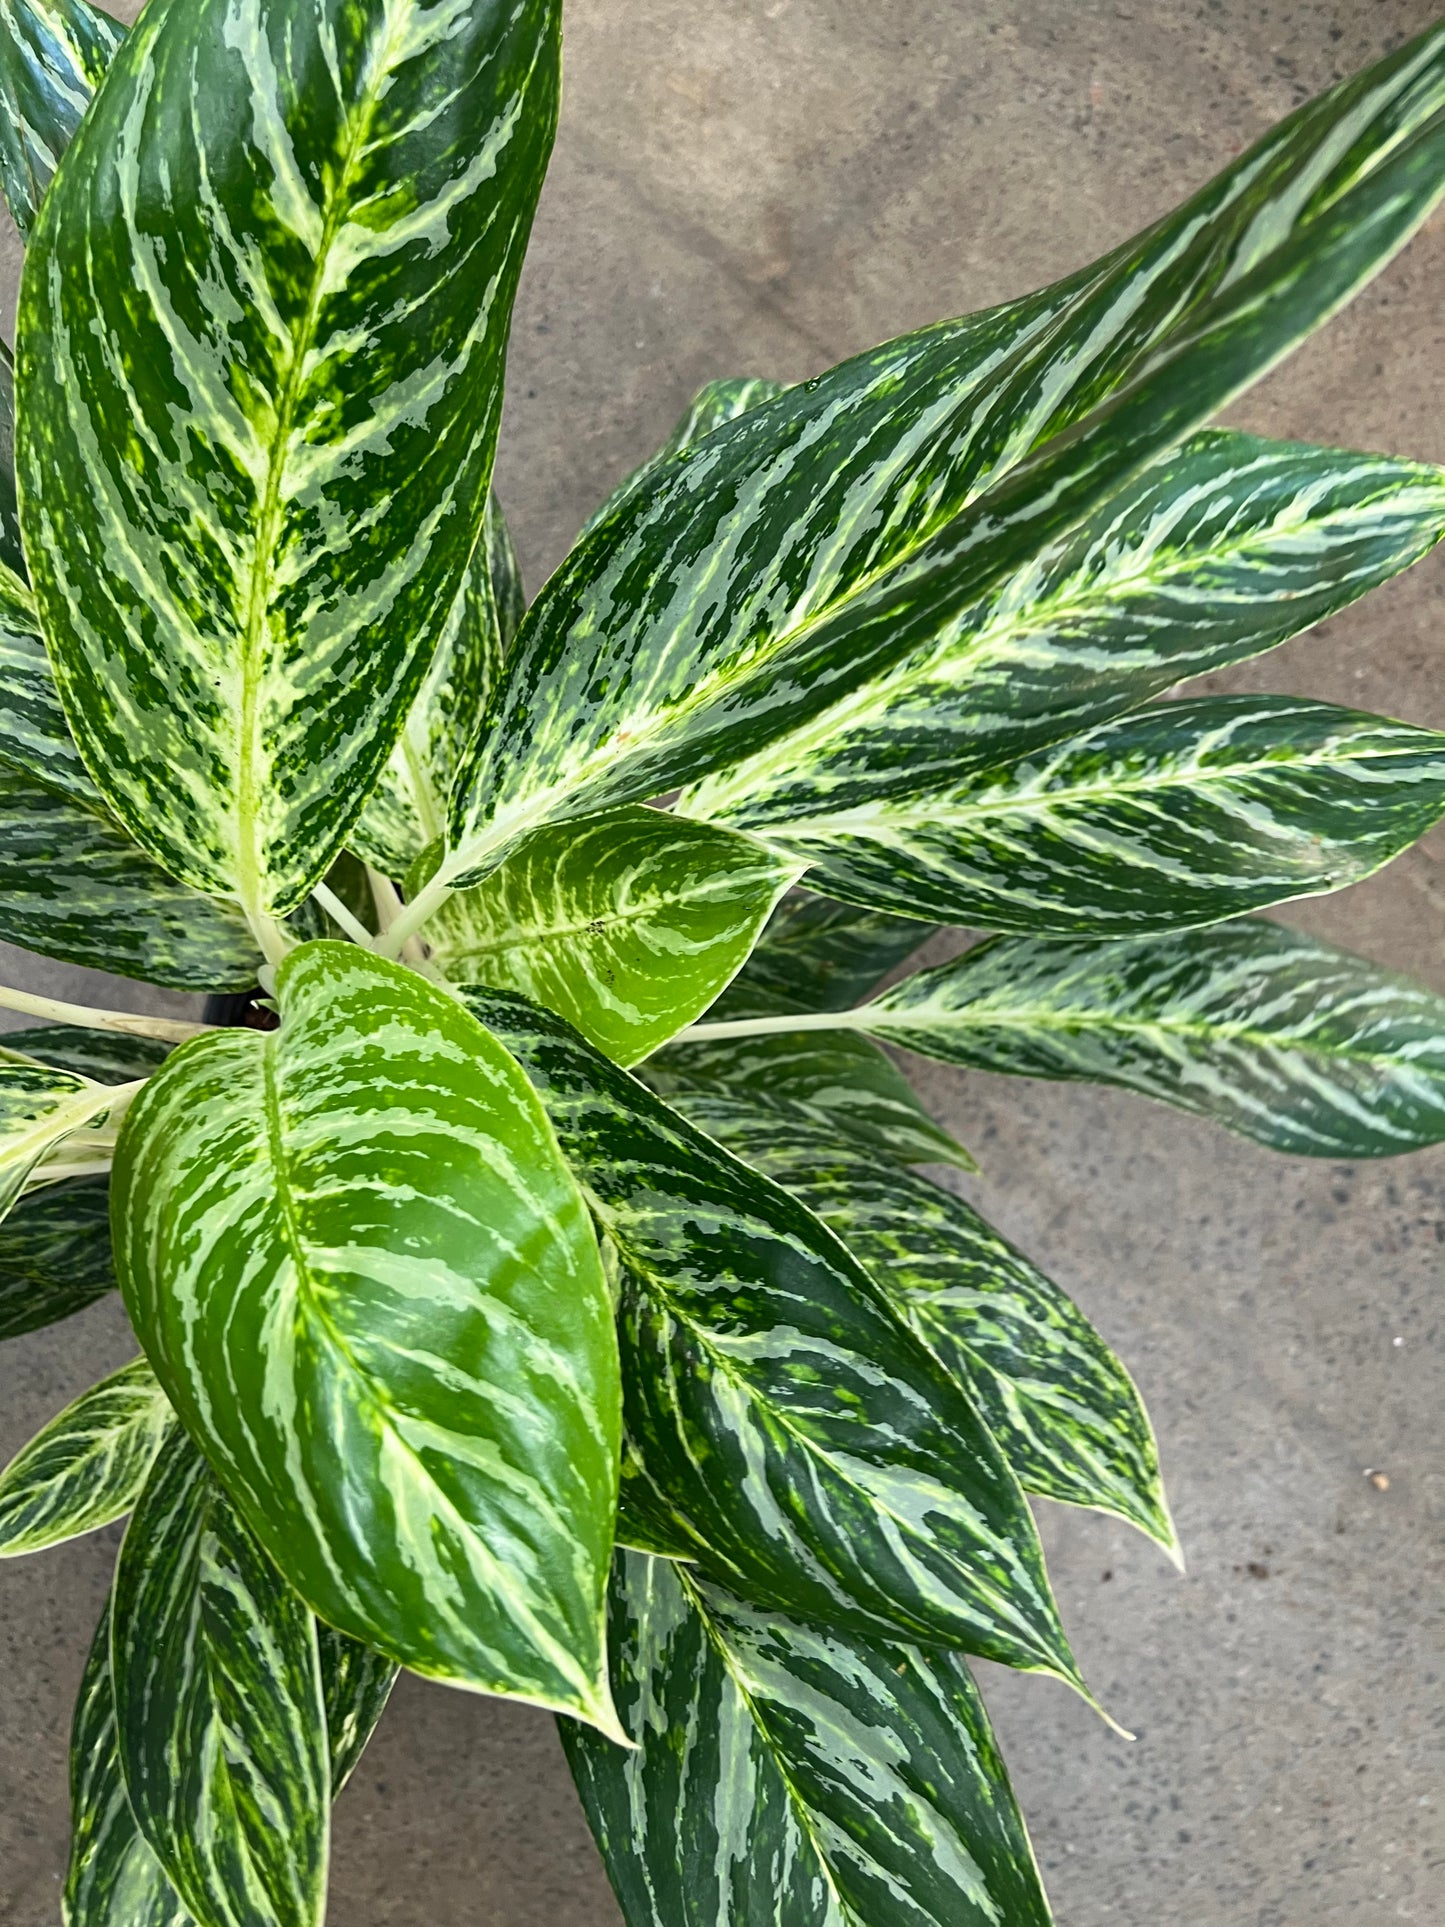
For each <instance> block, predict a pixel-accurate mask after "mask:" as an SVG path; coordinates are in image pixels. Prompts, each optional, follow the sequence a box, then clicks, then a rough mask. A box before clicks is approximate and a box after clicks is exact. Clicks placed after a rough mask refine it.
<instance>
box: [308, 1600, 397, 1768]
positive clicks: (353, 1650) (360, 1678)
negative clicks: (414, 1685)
mask: <svg viewBox="0 0 1445 1927" xmlns="http://www.w3.org/2000/svg"><path fill="white" fill-rule="evenodd" d="M316 1637H317V1641H318V1643H319V1646H320V1651H321V1688H322V1695H323V1698H324V1700H325V1703H326V1732H327V1737H328V1740H329V1742H330V1746H331V1792H332V1797H333V1798H334V1797H335V1796H336V1795H337V1794H338V1793H340V1791H341V1789H342V1788H343V1787H344V1786H345V1785H346V1782H347V1781H348V1780H349V1779H350V1778H351V1775H352V1773H353V1772H354V1771H355V1769H356V1763H357V1761H358V1760H359V1759H360V1758H361V1755H362V1753H363V1752H364V1751H365V1748H366V1743H367V1741H368V1740H369V1739H370V1738H371V1736H372V1734H373V1733H374V1732H375V1731H376V1725H377V1721H378V1720H379V1719H380V1718H381V1716H382V1714H383V1713H384V1712H385V1711H386V1703H387V1701H388V1700H389V1699H390V1698H391V1689H392V1687H393V1686H394V1685H395V1684H396V1675H397V1667H396V1664H395V1662H394V1661H393V1660H389V1659H388V1658H387V1657H386V1655H385V1654H384V1653H378V1652H377V1651H375V1649H374V1648H372V1647H370V1646H365V1645H363V1644H362V1642H361V1641H360V1640H359V1639H348V1638H347V1636H346V1634H345V1633H339V1632H337V1631H336V1629H335V1627H333V1626H327V1625H325V1624H324V1623H323V1622H322V1621H321V1620H319V1619H318V1620H317V1622H316Z"/></svg>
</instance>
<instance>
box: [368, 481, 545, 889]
mask: <svg viewBox="0 0 1445 1927" xmlns="http://www.w3.org/2000/svg"><path fill="white" fill-rule="evenodd" d="M521 597H522V581H521V573H520V570H519V568H518V564H517V553H516V550H515V549H514V548H513V547H512V538H511V535H510V534H509V532H508V530H507V525H506V522H505V521H504V520H503V517H502V511H501V506H500V504H499V503H498V501H497V498H496V496H495V495H489V496H488V498H487V515H486V523H485V526H484V528H483V531H482V534H481V536H480V537H479V539H478V542H477V546H476V549H475V550H474V551H473V554H472V559H471V562H470V563H469V564H468V566H467V573H466V577H465V580H464V581H463V584H462V589H461V593H460V594H459V595H458V597H457V599H456V602H455V604H454V605H453V608H452V613H451V618H450V620H449V621H448V623H447V626H446V628H445V629H444V630H443V632H442V637H441V641H440V642H439V643H438V644H437V649H436V654H435V655H434V656H433V657H432V660H431V667H430V668H429V669H428V670H427V673H426V679H425V681H424V682H423V683H422V686H421V688H420V689H419V690H418V691H417V693H416V696H415V697H414V698H413V700H412V705H411V708H410V710H409V711H408V712H407V718H406V723H405V725H404V726H403V728H402V732H401V735H400V736H399V737H398V738H397V740H396V747H395V748H394V749H393V750H392V752H391V756H390V758H389V760H388V761H387V764H386V767H385V769H383V771H382V773H381V777H380V780H379V781H378V783H377V786H376V788H375V789H374V790H373V791H372V793H371V795H370V796H369V797H368V798H367V800H366V808H365V809H364V810H363V811H362V813H361V817H360V820H359V821H358V823H357V825H356V828H355V829H354V830H353V831H352V833H351V842H352V845H353V847H354V848H355V849H356V850H358V851H359V852H360V854H361V855H362V857H363V858H364V859H365V860H366V862H368V863H369V864H370V865H371V866H372V868H373V869H376V870H380V871H381V872H382V874H383V875H384V876H391V877H397V878H400V877H404V876H405V875H406V873H407V871H408V870H409V869H410V868H411V866H412V864H413V863H415V861H416V859H417V858H418V857H419V856H420V855H421V853H422V852H423V850H425V849H426V848H427V847H428V846H429V845H430V844H432V843H435V842H436V841H437V839H438V838H439V837H440V836H441V835H442V832H443V831H444V829H445V828H446V806H447V798H448V797H449V796H450V794H451V790H452V785H453V783H454V782H455V781H456V775H457V770H458V769H459V768H460V766H461V762H462V758H463V756H464V755H465V753H466V751H467V750H468V748H469V747H470V745H471V741H472V738H473V737H474V736H475V735H476V734H477V731H478V730H479V729H480V728H481V726H482V716H483V713H484V712H485V710H486V707H487V698H488V696H489V695H490V693H491V691H492V689H493V687H494V686H495V684H496V682H497V680H498V678H499V677H500V675H501V673H502V662H503V658H504V657H505V655H506V652H507V648H508V646H509V645H510V643H511V639H512V637H513V636H514V635H515V634H516V630H517V624H518V623H519V622H520V621H521V619H522V614H523V608H524V606H525V605H522V604H521ZM519 605H520V606H519Z"/></svg>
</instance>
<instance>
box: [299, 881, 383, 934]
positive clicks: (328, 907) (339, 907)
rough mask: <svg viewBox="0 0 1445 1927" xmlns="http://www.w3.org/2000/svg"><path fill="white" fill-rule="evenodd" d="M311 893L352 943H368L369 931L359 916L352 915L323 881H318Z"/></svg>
mask: <svg viewBox="0 0 1445 1927" xmlns="http://www.w3.org/2000/svg"><path fill="white" fill-rule="evenodd" d="M311 894H312V896H313V897H315V899H316V901H317V902H318V903H319V904H320V905H321V908H322V909H323V910H324V911H325V912H326V914H327V916H328V917H330V919H331V921H332V922H333V923H334V924H338V925H339V926H340V928H341V929H343V930H344V931H345V932H346V934H347V936H348V937H350V939H351V941H352V942H353V943H364V944H370V942H371V932H370V931H369V930H368V929H367V927H366V925H365V924H364V923H363V922H362V921H361V919H360V918H359V917H355V916H353V915H352V913H351V912H350V911H349V910H348V909H347V907H346V905H345V904H344V903H343V902H342V901H341V899H340V897H339V896H337V894H336V892H335V891H334V890H329V889H327V887H326V885H325V884H324V883H318V884H317V886H316V888H315V889H314V890H313V891H312V892H311Z"/></svg>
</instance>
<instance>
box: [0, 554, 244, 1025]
mask: <svg viewBox="0 0 1445 1927" xmlns="http://www.w3.org/2000/svg"><path fill="white" fill-rule="evenodd" d="M0 936H3V937H5V938H6V939H8V940H9V941H10V942H12V943H18V944H22V945H24V946H25V948H27V949H29V950H38V951H40V952H41V953H42V954H44V955H46V956H52V957H63V958H65V959H66V961H67V962H70V963H78V964H84V965H87V966H89V967H90V968H92V969H97V970H111V971H117V972H119V973H120V974H122V975H124V976H130V977H143V978H145V979H146V980H147V981H148V982H150V983H157V984H168V985H171V986H174V987H175V988H176V989H203V990H240V989H245V988H246V987H247V986H248V985H250V984H252V983H254V982H255V980H256V970H257V966H258V965H259V964H260V962H261V953H260V951H259V950H258V949H257V947H256V943H255V939H254V938H253V937H252V936H251V933H250V931H249V930H248V929H247V928H246V924H245V920H244V918H243V917H242V916H241V915H240V913H239V911H238V910H237V909H236V908H235V907H234V905H225V904H221V903H217V902H215V901H214V900H213V899H212V898H210V897H206V896H202V895H201V894H200V893H199V892H198V891H195V890H192V889H190V888H189V887H188V886H187V885H185V884H183V883H178V882H177V881H176V879H175V878H174V877H172V876H170V875H168V874H167V873H166V871H164V870H162V869H161V868H160V867H159V865H157V864H156V863H153V862H152V861H151V859H150V858H149V857H148V856H147V855H146V854H145V852H144V851H143V850H141V849H140V848H139V846H138V845H137V844H135V843H133V842H132V841H131V839H130V837H129V836H127V835H126V834H125V832H124V831H123V830H121V829H120V827H119V825H118V824H117V823H116V821H115V819H114V817H113V816H112V815H111V814H110V811H109V810H108V808H107V807H106V805H105V803H104V801H103V799H102V797H101V795H100V792H99V790H97V788H96V787H95V784H94V783H93V782H92V781H91V779H90V775H89V773H88V771H87V770H86V768H85V765H84V764H83V763H82V762H81V760H80V755H79V752H78V750H77V749H76V747H75V743H74V740H73V738H72V737H71V734H70V730H69V727H68V726H67V724H66V721H65V716H64V713H63V712H62V710H61V707H60V703H59V700H58V698H57V696H56V693H55V683H54V678H53V677H52V675H51V671H50V663H49V660H48V659H47V657H46V653H45V645H44V643H43V642H42V641H41V639H40V636H39V634H38V632H37V630H36V627H35V618H34V613H33V610H32V609H31V608H30V607H29V604H28V600H27V599H26V598H25V597H24V596H23V594H22V593H20V592H19V590H18V585H13V584H6V583H5V582H4V581H3V579H0Z"/></svg>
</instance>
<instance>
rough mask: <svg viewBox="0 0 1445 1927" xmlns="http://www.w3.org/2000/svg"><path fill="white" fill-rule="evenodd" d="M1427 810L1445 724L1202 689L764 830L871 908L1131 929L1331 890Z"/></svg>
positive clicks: (995, 921)
mask: <svg viewBox="0 0 1445 1927" xmlns="http://www.w3.org/2000/svg"><path fill="white" fill-rule="evenodd" d="M1442 811H1445V735H1440V734H1438V733H1436V732H1435V731H1432V730H1424V729H1413V728H1411V727H1410V725H1409V724H1407V723H1394V722H1387V721H1385V720H1384V719H1383V718H1381V717H1379V716H1365V715H1361V714H1360V712H1359V711H1357V710H1353V709H1337V708H1335V707H1334V706H1333V705H1332V704H1329V703H1313V702H1304V701H1301V700H1299V699H1297V698H1295V697H1291V696H1214V697H1205V698H1199V699H1195V700H1193V701H1187V702H1171V703H1160V704H1157V705H1155V706H1153V707H1150V708H1145V709H1141V710H1138V711H1136V712H1134V713H1133V714H1131V715H1127V716H1121V717H1118V718H1117V719H1116V720H1115V721H1113V722H1109V723H1103V724H1101V725H1100V726H1099V728H1097V729H1094V730H1091V731H1090V732H1089V733H1088V734H1087V735H1085V736H1079V737H1074V738H1073V739H1071V740H1070V741H1068V742H1065V743H1061V744H1059V745H1058V746H1057V747H1056V748H1055V749H1052V750H1050V751H1047V752H1045V753H1042V754H1040V755H1038V756H1035V757H1032V758H1030V759H1029V760H1027V761H1026V762H1023V763H1019V764H1017V765H1015V766H1014V767H1013V768H1010V769H1002V770H998V771H995V772H994V773H993V774H991V775H985V776H980V777H975V778H974V779H973V780H972V781H970V782H967V783H964V784H961V785H959V786H957V787H956V788H953V789H950V790H947V791H943V792H940V793H936V794H933V795H928V796H918V797H910V798H908V799H906V800H904V801H886V802H877V803H871V804H864V805H861V806H860V807H859V808H858V809H856V810H852V811H850V810H848V809H846V808H845V809H841V810H839V811H838V813H837V814H836V815H834V814H832V813H831V811H828V810H825V811H823V812H822V813H820V814H819V815H818V816H816V817H814V818H811V819H806V818H805V819H802V820H800V821H798V822H794V823H789V824H787V825H781V824H780V825H776V826H774V827H773V828H772V829H771V830H770V831H769V832H768V834H769V836H770V837H771V838H772V839H773V840H774V841H775V842H776V843H777V844H778V845H779V847H781V848H783V849H786V850H789V851H791V852H793V853H794V854H795V855H796V856H797V857H799V858H800V859H806V860H807V861H808V862H810V863H811V864H812V865H813V869H812V871H811V874H812V875H813V876H815V877H816V878H817V879H818V881H819V884H820V887H824V888H827V889H829V890H834V891H837V892H838V894H839V895H841V896H846V897H851V898H857V899H859V900H861V901H862V902H864V903H868V904H874V905H877V906H879V907H881V908H883V909H886V910H892V911H904V912H908V913H911V914H912V915H914V916H920V917H921V916H928V917H937V918H939V919H941V920H943V921H946V922H949V923H958V924H969V925H973V926H974V927H975V928H982V929H985V930H1017V931H1038V932H1041V933H1045V932H1046V933H1049V934H1056V935H1060V936H1068V935H1072V934H1074V933H1076V932H1077V933H1078V934H1079V935H1097V936H1115V935H1117V936H1133V935H1136V934H1139V933H1143V932H1149V931H1157V930H1170V929H1178V928H1179V927H1180V926H1181V925H1188V924H1202V923H1217V922H1222V921H1224V919H1226V918H1228V917H1237V916H1240V915H1241V914H1243V913H1244V912H1245V911H1249V910H1260V909H1264V908H1266V907H1267V906H1269V905H1270V904H1274V903H1283V902H1286V901H1288V900H1289V899H1290V898H1292V897H1303V896H1318V895H1321V894H1322V893H1324V892H1325V891H1329V890H1340V889H1343V888H1344V887H1345V886H1346V885H1347V884H1350V883H1357V882H1359V880H1360V879H1361V878H1362V877H1367V876H1369V875H1370V874H1371V872H1372V871H1374V870H1378V869H1379V868H1380V866H1381V865H1382V864H1385V863H1388V862H1389V861H1390V859H1391V858H1392V857H1395V856H1398V855H1399V853H1400V851H1401V850H1403V849H1406V848H1407V847H1408V846H1409V845H1410V844H1411V843H1413V842H1414V841H1415V840H1416V838H1417V837H1420V836H1422V835H1423V834H1424V833H1425V831H1426V830H1428V829H1429V828H1430V827H1431V825H1432V824H1434V823H1435V822H1436V821H1437V820H1438V818H1439V816H1440V814H1441V812H1442Z"/></svg>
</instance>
